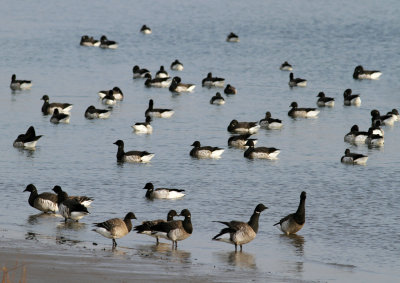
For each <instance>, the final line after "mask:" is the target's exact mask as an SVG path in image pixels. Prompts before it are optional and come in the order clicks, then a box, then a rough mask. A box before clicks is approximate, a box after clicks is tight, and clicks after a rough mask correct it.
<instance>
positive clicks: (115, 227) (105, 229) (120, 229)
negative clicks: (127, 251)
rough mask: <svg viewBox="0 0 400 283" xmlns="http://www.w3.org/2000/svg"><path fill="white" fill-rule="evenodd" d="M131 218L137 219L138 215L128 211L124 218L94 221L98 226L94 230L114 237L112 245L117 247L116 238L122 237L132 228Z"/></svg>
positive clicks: (107, 236)
mask: <svg viewBox="0 0 400 283" xmlns="http://www.w3.org/2000/svg"><path fill="white" fill-rule="evenodd" d="M131 219H136V216H135V214H134V213H133V212H128V213H127V214H126V215H125V218H124V219H120V218H112V219H109V220H107V221H104V222H101V223H93V224H94V226H96V227H97V228H94V229H93V230H92V231H95V232H97V233H99V234H100V235H102V236H104V237H106V238H109V239H112V243H113V244H112V247H113V248H115V247H116V246H117V242H116V241H115V239H120V238H122V237H124V236H126V235H128V233H129V232H130V231H131V230H132V221H131Z"/></svg>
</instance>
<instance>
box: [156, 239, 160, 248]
mask: <svg viewBox="0 0 400 283" xmlns="http://www.w3.org/2000/svg"><path fill="white" fill-rule="evenodd" d="M156 240H157V242H156V245H157V246H158V244H159V243H160V241H159V240H158V237H157V238H156Z"/></svg>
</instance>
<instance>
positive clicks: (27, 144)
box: [13, 126, 42, 149]
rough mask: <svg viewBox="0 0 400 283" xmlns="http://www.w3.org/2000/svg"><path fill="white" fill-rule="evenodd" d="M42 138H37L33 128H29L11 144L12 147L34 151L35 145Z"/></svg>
mask: <svg viewBox="0 0 400 283" xmlns="http://www.w3.org/2000/svg"><path fill="white" fill-rule="evenodd" d="M41 137H42V136H41V135H40V136H37V135H36V133H35V128H34V127H33V126H30V127H29V128H28V130H27V131H26V133H25V134H20V135H18V137H17V138H16V139H15V141H14V142H13V146H14V147H21V148H27V149H35V146H36V143H37V142H38V140H39V139H40V138H41Z"/></svg>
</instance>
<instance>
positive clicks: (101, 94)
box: [97, 91, 107, 98]
mask: <svg viewBox="0 0 400 283" xmlns="http://www.w3.org/2000/svg"><path fill="white" fill-rule="evenodd" d="M97 94H98V95H99V97H100V98H104V97H105V96H106V95H107V94H106V93H105V92H101V91H99V92H98V93H97Z"/></svg>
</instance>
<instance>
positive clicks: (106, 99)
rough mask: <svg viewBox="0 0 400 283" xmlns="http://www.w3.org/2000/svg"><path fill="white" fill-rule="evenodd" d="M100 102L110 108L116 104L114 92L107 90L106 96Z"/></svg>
mask: <svg viewBox="0 0 400 283" xmlns="http://www.w3.org/2000/svg"><path fill="white" fill-rule="evenodd" d="M101 102H102V103H103V104H105V105H110V106H113V105H115V104H117V100H116V99H115V97H114V92H113V90H112V89H111V90H109V91H108V94H107V95H106V96H104V97H103V98H102V99H101Z"/></svg>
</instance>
